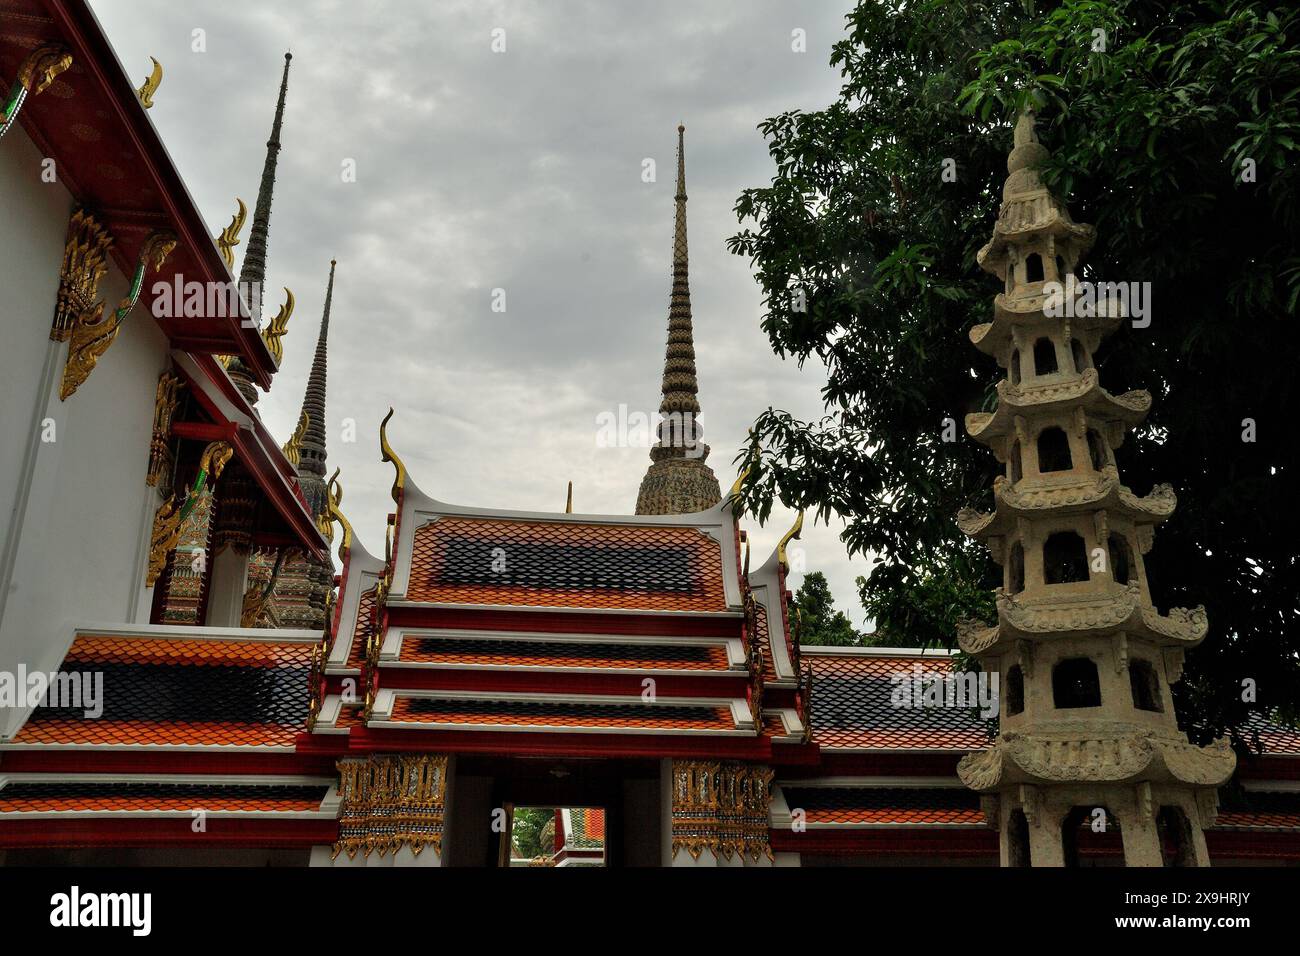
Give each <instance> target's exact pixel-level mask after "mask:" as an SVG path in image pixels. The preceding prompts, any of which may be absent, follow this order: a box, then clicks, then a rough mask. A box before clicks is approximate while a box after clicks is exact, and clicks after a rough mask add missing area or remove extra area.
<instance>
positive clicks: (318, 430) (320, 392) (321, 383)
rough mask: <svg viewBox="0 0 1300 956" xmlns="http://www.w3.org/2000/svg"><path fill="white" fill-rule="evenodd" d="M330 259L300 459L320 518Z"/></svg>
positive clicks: (324, 497) (325, 503)
mask: <svg viewBox="0 0 1300 956" xmlns="http://www.w3.org/2000/svg"><path fill="white" fill-rule="evenodd" d="M336 265H338V262H337V260H334V259H331V260H330V277H329V283H328V284H327V285H326V286H325V310H324V312H323V313H322V314H321V320H320V334H319V335H318V336H317V337H316V354H315V355H314V356H313V357H312V360H311V371H310V372H309V373H308V375H307V392H306V394H305V395H304V396H303V399H302V414H303V415H306V416H307V430H306V431H305V432H304V433H303V439H302V457H301V458H300V459H299V462H298V482H299V484H300V485H301V487H302V491H303V494H304V495H305V496H306V498H307V504H308V505H310V506H311V510H312V514H313V515H314V516H315V517H316V518H317V519H319V518H320V517H321V516H322V515H328V513H329V492H328V491H327V490H326V487H325V373H326V367H327V359H328V353H329V334H330V305H331V303H332V302H333V300H334V268H335V266H336Z"/></svg>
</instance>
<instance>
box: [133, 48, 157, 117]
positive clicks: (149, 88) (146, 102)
mask: <svg viewBox="0 0 1300 956" xmlns="http://www.w3.org/2000/svg"><path fill="white" fill-rule="evenodd" d="M149 59H150V60H153V71H152V72H151V73H150V74H149V75H148V76H146V77H145V79H144V85H143V86H141V87H140V88H139V89H138V90H136V91H135V95H136V96H138V97H140V105H141V106H143V107H144V108H145V109H147V110H148V109H153V95H154V94H155V93H157V92H158V87H159V86H160V85H161V84H162V74H163V69H162V64H161V63H159V62H158V61H157V60H154V58H153V57H149Z"/></svg>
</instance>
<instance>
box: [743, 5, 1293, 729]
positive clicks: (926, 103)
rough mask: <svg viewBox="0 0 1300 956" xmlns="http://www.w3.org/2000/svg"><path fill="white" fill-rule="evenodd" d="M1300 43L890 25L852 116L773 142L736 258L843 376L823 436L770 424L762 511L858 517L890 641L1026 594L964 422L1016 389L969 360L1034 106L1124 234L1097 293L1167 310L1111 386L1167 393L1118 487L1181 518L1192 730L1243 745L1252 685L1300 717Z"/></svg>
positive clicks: (1198, 20) (1028, 16)
mask: <svg viewBox="0 0 1300 956" xmlns="http://www.w3.org/2000/svg"><path fill="white" fill-rule="evenodd" d="M1298 36H1300V21H1298V20H1297V13H1296V11H1295V10H1294V9H1292V8H1290V7H1288V6H1285V5H1283V4H1280V3H1278V4H1276V5H1275V6H1270V5H1269V4H1266V3H1252V2H1244V0H1236V2H1226V3H1225V2H1209V0H1183V2H1085V0H1073V2H1064V3H1041V4H1033V3H1024V4H983V3H975V2H956V0H909V2H903V0H889V2H869V0H863V2H860V3H859V4H858V6H857V7H856V9H854V10H853V11H852V12H851V13H850V14H849V15H848V17H847V36H846V37H845V38H844V39H843V40H842V41H840V42H839V43H838V44H836V46H835V48H834V52H833V54H832V59H831V62H832V65H833V66H835V67H837V68H839V69H840V70H841V72H842V75H843V86H842V92H841V95H840V97H839V99H838V100H837V101H836V102H834V103H832V104H831V105H830V106H828V107H826V108H825V109H822V110H817V111H814V112H803V111H799V110H793V111H791V112H786V113H783V114H781V115H779V116H775V117H772V118H770V119H768V120H766V121H765V122H763V123H762V124H760V127H759V129H760V131H761V132H762V134H763V135H764V136H765V137H766V138H767V140H768V145H769V151H770V154H771V157H772V160H773V162H774V165H775V168H776V171H775V175H774V177H773V179H772V182H771V184H770V185H768V186H765V187H762V188H755V189H747V190H745V191H744V192H743V194H742V195H741V196H740V198H739V199H738V200H737V203H736V212H737V215H738V217H739V219H740V222H741V231H740V232H739V233H738V234H737V235H736V236H734V237H732V239H731V240H730V245H731V248H732V250H733V251H734V252H736V253H737V254H740V255H743V256H746V257H748V258H749V259H750V260H751V261H752V262H753V265H754V267H755V271H756V277H757V279H758V282H759V284H760V285H761V287H762V290H763V294H764V315H763V320H762V321H763V328H764V330H765V331H766V332H767V334H768V336H769V338H770V341H771V344H772V346H773V348H774V349H775V351H776V352H777V354H779V355H782V356H790V357H793V358H794V359H795V360H797V361H798V362H800V363H803V362H804V361H805V360H806V359H807V358H808V357H810V356H814V355H815V356H817V357H818V358H820V359H821V360H822V361H823V362H824V363H825V364H826V367H827V369H828V377H827V381H826V385H825V388H824V392H823V395H824V399H825V404H826V411H825V417H824V418H823V419H821V420H819V421H812V422H801V421H797V420H795V419H794V418H793V417H792V416H791V415H789V414H788V413H786V412H784V411H781V410H779V409H768V410H767V411H766V412H765V413H764V414H762V415H761V416H760V417H759V418H758V420H757V421H756V422H755V425H754V428H753V432H752V437H751V444H750V448H749V449H746V450H744V451H742V455H745V454H750V453H752V452H758V453H759V454H760V458H759V460H758V464H757V467H755V468H753V470H752V471H751V472H750V475H749V477H748V479H747V481H746V482H745V486H744V488H743V491H742V493H743V496H744V503H745V505H746V507H747V508H748V509H750V510H751V511H753V512H755V513H757V514H758V515H759V516H760V517H765V516H766V514H767V513H768V511H769V509H770V506H771V502H772V501H773V500H774V499H777V498H779V499H780V500H782V501H784V502H785V503H786V504H788V505H790V506H792V507H804V508H810V509H815V510H816V511H817V512H818V514H819V516H821V517H822V518H823V519H825V518H826V517H828V516H829V515H830V514H831V513H835V514H838V515H842V516H844V517H845V518H846V519H847V526H846V530H845V532H844V535H843V538H844V540H845V543H846V544H847V545H848V547H849V549H850V551H851V552H868V553H873V554H875V555H878V559H877V563H876V564H875V566H874V567H873V570H872V573H871V574H870V575H869V576H868V577H867V578H866V579H865V580H864V581H863V582H862V585H861V598H862V602H863V605H864V607H865V609H866V610H867V612H868V614H869V615H870V616H871V617H872V618H873V619H874V620H875V621H876V622H877V625H878V627H879V628H880V629H881V631H882V633H884V634H887V635H890V636H891V637H895V636H896V637H898V638H899V639H901V640H903V642H904V643H912V644H926V645H929V644H936V643H944V644H951V643H952V641H953V638H954V628H953V622H954V621H955V620H956V619H957V618H958V617H961V616H965V615H969V616H976V617H982V618H984V619H986V620H987V619H991V617H992V612H993V607H992V601H991V591H992V589H993V588H995V587H997V586H998V585H999V584H1000V583H1001V572H1000V569H999V568H998V567H997V566H996V565H994V564H993V562H992V561H991V559H990V558H989V556H988V554H987V552H986V551H985V550H984V549H983V548H981V547H978V546H975V545H974V544H973V543H971V542H969V541H967V540H965V539H963V538H962V537H961V536H960V534H959V533H958V531H957V529H956V526H955V522H954V520H953V519H954V515H955V513H956V511H957V510H958V509H959V508H961V507H963V506H973V507H978V508H983V509H988V508H990V507H991V505H992V501H991V485H992V479H993V477H994V475H995V473H996V472H997V471H998V470H999V466H998V465H997V463H996V462H995V461H994V460H993V457H992V455H991V454H989V453H988V451H987V450H986V449H984V448H983V447H982V446H979V445H978V444H977V443H975V442H973V441H971V440H969V439H968V438H966V436H965V435H964V433H963V432H962V430H961V428H960V423H961V421H962V419H963V416H964V415H965V414H966V413H968V412H971V411H977V410H988V409H990V408H992V407H993V406H994V404H995V403H996V393H995V392H994V391H993V385H994V383H995V382H996V380H997V378H998V377H999V373H998V371H997V369H996V368H994V367H993V365H992V363H991V362H989V361H988V360H986V359H985V358H983V357H982V356H981V355H979V353H978V352H977V351H976V350H975V349H974V348H972V347H971V346H970V345H969V344H968V343H967V342H966V336H965V333H966V331H967V330H968V329H969V328H970V327H971V326H972V325H974V324H976V323H979V322H984V321H987V320H988V318H989V316H990V310H991V303H992V298H993V295H994V293H995V292H996V291H997V286H996V282H995V281H994V280H993V279H991V277H989V276H987V275H986V274H984V273H983V272H981V271H980V270H979V268H978V267H977V266H976V263H975V253H976V251H977V250H978V249H979V247H980V246H981V245H982V244H983V243H984V242H985V241H987V239H988V237H989V236H990V235H991V233H992V226H993V221H994V219H995V217H996V215H997V208H998V202H999V198H1000V195H999V192H1000V187H1001V184H1002V180H1003V178H1004V177H1005V165H1004V164H1005V160H1006V154H1007V152H1008V150H1009V148H1010V145H1011V142H1010V140H1011V137H1010V127H1011V120H1012V118H1013V117H1014V116H1015V115H1016V112H1017V111H1018V109H1019V108H1020V107H1021V106H1022V105H1023V104H1024V103H1025V102H1026V100H1032V102H1033V103H1034V104H1035V105H1036V106H1037V107H1038V111H1039V135H1040V138H1041V139H1042V140H1043V142H1044V144H1045V145H1046V146H1048V147H1049V148H1050V149H1051V150H1052V151H1053V156H1052V158H1051V160H1050V161H1049V162H1048V163H1047V164H1046V165H1045V166H1044V167H1043V169H1042V173H1043V177H1044V179H1045V180H1046V181H1048V182H1049V183H1050V184H1052V185H1053V186H1054V188H1055V189H1056V190H1057V192H1058V193H1059V194H1060V195H1061V196H1062V198H1064V199H1066V201H1067V202H1068V203H1069V204H1070V208H1071V210H1072V212H1073V214H1074V216H1075V218H1076V219H1077V220H1078V221H1080V222H1090V223H1093V224H1094V225H1096V227H1097V230H1098V241H1097V244H1096V247H1095V248H1094V250H1093V252H1092V255H1091V260H1090V262H1089V263H1088V264H1087V265H1086V266H1085V269H1084V270H1083V271H1084V275H1083V277H1084V278H1101V279H1106V280H1113V281H1149V282H1151V283H1152V287H1153V293H1152V302H1153V304H1154V312H1153V321H1152V323H1151V324H1150V326H1149V327H1147V328H1143V329H1136V328H1129V329H1125V330H1123V331H1121V332H1120V333H1118V334H1116V335H1115V336H1112V337H1111V338H1110V339H1109V340H1108V342H1107V343H1106V344H1105V345H1104V346H1103V348H1102V350H1101V351H1100V352H1099V353H1098V355H1097V362H1098V366H1099V370H1100V373H1101V376H1102V381H1103V382H1104V383H1105V384H1106V385H1107V387H1109V388H1110V389H1111V390H1113V391H1116V392H1122V391H1124V390H1126V389H1129V388H1146V389H1149V390H1150V391H1151V392H1153V394H1154V396H1155V407H1154V409H1153V412H1152V414H1151V416H1150V418H1149V419H1148V421H1147V423H1146V424H1145V425H1144V426H1143V427H1142V428H1140V429H1138V430H1137V431H1136V432H1135V433H1133V434H1131V435H1130V436H1129V439H1128V440H1127V441H1126V442H1125V443H1124V445H1123V446H1122V447H1121V448H1120V449H1119V450H1118V453H1117V454H1118V459H1119V465H1120V469H1121V474H1122V475H1123V476H1124V478H1125V480H1126V482H1127V483H1128V484H1129V485H1130V486H1132V487H1133V488H1134V489H1135V490H1137V491H1138V492H1139V493H1145V492H1146V490H1148V489H1149V488H1150V487H1151V485H1152V484H1154V483H1156V482H1161V481H1169V482H1173V483H1174V484H1175V487H1176V489H1177V491H1178V494H1179V499H1180V500H1179V508H1178V511H1177V512H1176V513H1175V515H1174V516H1173V518H1172V519H1171V520H1170V521H1168V522H1167V523H1166V524H1165V525H1163V526H1162V527H1161V528H1160V529H1159V531H1158V533H1157V535H1156V544H1155V548H1154V550H1153V551H1152V552H1151V554H1150V555H1148V559H1149V561H1148V563H1147V565H1146V567H1147V571H1148V577H1149V580H1150V583H1151V588H1152V593H1153V597H1154V598H1155V600H1156V603H1157V605H1158V606H1160V607H1162V608H1163V607H1168V606H1170V605H1181V606H1194V605H1197V604H1204V605H1206V607H1207V610H1208V613H1209V618H1210V624H1211V633H1210V637H1209V639H1208V640H1207V641H1206V642H1205V644H1203V645H1202V646H1201V647H1200V648H1199V649H1198V650H1197V651H1195V652H1194V653H1193V654H1191V655H1189V657H1188V667H1187V672H1186V676H1185V678H1184V680H1183V681H1182V682H1181V683H1180V684H1178V685H1176V688H1175V692H1176V694H1177V695H1178V696H1179V698H1180V700H1179V704H1180V709H1181V710H1182V712H1183V713H1184V715H1185V717H1186V719H1187V721H1188V723H1189V725H1190V726H1189V729H1190V730H1192V731H1193V733H1194V735H1195V736H1198V737H1202V738H1203V737H1204V736H1207V735H1209V734H1214V733H1218V732H1221V731H1222V730H1223V729H1225V728H1235V727H1238V726H1240V725H1241V723H1242V722H1243V721H1244V720H1245V719H1246V717H1247V716H1248V714H1249V711H1250V709H1251V707H1253V706H1256V705H1252V704H1248V703H1246V702H1243V701H1242V700H1241V683H1242V681H1243V680H1244V679H1246V678H1253V679H1255V680H1256V681H1257V682H1258V685H1259V694H1260V697H1259V705H1260V706H1263V707H1264V708H1275V707H1276V708H1280V709H1281V711H1282V712H1283V714H1284V715H1287V716H1290V717H1292V718H1294V715H1295V713H1296V710H1297V702H1298V701H1300V663H1298V661H1300V655H1297V653H1296V651H1297V649H1298V644H1300V641H1298V640H1297V635H1300V628H1298V627H1297V623H1300V622H1298V620H1297V619H1298V617H1300V612H1298V611H1297V600H1296V595H1297V594H1300V533H1298V532H1300V528H1298V527H1297V525H1300V522H1298V521H1297V516H1296V509H1295V504H1294V494H1293V489H1294V485H1292V484H1291V482H1292V481H1293V480H1294V476H1295V470H1296V454H1297V452H1296V449H1297V444H1298V443H1297V441H1296V436H1295V433H1294V428H1293V424H1294V422H1296V421H1297V420H1300V390H1298V389H1296V388H1295V387H1294V382H1295V380H1296V373H1295V369H1296V367H1297V360H1298V359H1300V347H1298V346H1297V338H1296V334H1295V319H1296V317H1297V300H1298V299H1300V243H1298V242H1297V239H1298V238H1300V237H1298V236H1297V231H1298V229H1300V205H1298V204H1297V176H1298V175H1300V174H1298V173H1297V169H1298V168H1300V166H1298V165H1297V162H1296V161H1297V158H1298V157H1297V155H1296V154H1297V152H1298V151H1300V146H1298V143H1300V48H1298V46H1297V37H1298ZM945 170H948V171H950V172H952V173H955V176H954V175H949V176H947V177H945V176H944V175H943V173H944V171H945ZM1248 430H1253V434H1249V432H1248ZM1243 435H1248V436H1249V437H1250V438H1251V439H1253V440H1250V441H1244V440H1243ZM954 437H955V440H945V439H949V438H954Z"/></svg>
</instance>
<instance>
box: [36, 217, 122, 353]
mask: <svg viewBox="0 0 1300 956" xmlns="http://www.w3.org/2000/svg"><path fill="white" fill-rule="evenodd" d="M112 248H113V237H112V236H110V235H109V234H108V231H107V230H106V229H104V227H103V226H101V225H100V224H99V223H98V222H97V221H96V219H95V217H94V215H92V214H91V213H90V212H89V211H88V210H86V209H84V208H79V209H77V210H76V212H74V213H73V214H72V218H71V219H70V220H69V221H68V238H67V241H66V242H65V243H64V245H63V266H62V268H60V270H59V294H58V299H57V300H56V302H55V306H54V322H53V324H52V325H51V326H50V339H51V341H54V342H66V341H67V340H68V338H69V337H70V336H71V335H72V328H73V326H74V325H76V324H77V322H78V321H79V320H81V319H82V318H83V317H84V318H85V320H86V321H88V322H93V321H94V320H95V319H96V318H98V316H99V315H100V314H101V313H102V312H103V310H104V302H103V300H102V299H99V298H98V295H99V282H100V280H101V279H103V278H104V275H105V274H106V273H107V272H108V253H109V250H110V249H112Z"/></svg>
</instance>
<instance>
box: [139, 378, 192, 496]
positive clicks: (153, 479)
mask: <svg viewBox="0 0 1300 956" xmlns="http://www.w3.org/2000/svg"><path fill="white" fill-rule="evenodd" d="M183 387H184V383H183V382H182V380H181V377H180V376H179V375H176V374H174V373H172V372H170V371H166V372H163V373H162V375H160V376H158V390H157V392H156V393H155V395H154V405H153V434H152V435H151V437H150V439H149V473H148V474H147V475H146V476H145V484H146V485H148V486H149V487H150V488H159V489H161V490H162V491H163V492H164V494H166V493H167V492H169V490H170V489H169V487H168V485H169V482H168V478H169V476H170V475H171V470H172V464H173V458H172V451H171V433H172V417H173V416H174V415H175V414H176V406H177V404H178V402H179V396H180V390H181V389H182V388H183Z"/></svg>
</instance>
